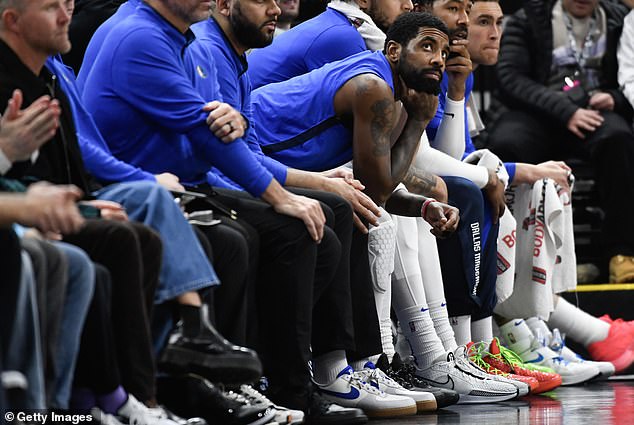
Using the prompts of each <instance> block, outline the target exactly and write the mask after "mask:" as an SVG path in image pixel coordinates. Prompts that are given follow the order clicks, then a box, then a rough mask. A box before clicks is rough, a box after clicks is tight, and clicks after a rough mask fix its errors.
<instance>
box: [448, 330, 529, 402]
mask: <svg viewBox="0 0 634 425" xmlns="http://www.w3.org/2000/svg"><path fill="white" fill-rule="evenodd" d="M470 344H471V347H468V346H467V347H466V353H467V356H466V359H467V360H468V361H467V362H464V360H463V359H461V358H457V359H456V362H458V363H460V362H464V367H466V368H471V369H472V372H473V373H474V374H477V375H478V376H480V377H481V378H483V379H491V380H492V381H497V382H504V383H505V384H511V385H513V386H514V387H515V388H517V396H518V397H523V396H525V395H528V393H530V392H531V388H530V386H529V385H528V384H527V383H525V382H521V381H516V380H515V379H510V378H506V377H504V376H500V375H495V374H492V373H487V372H486V371H485V370H484V369H482V368H481V367H480V366H478V365H477V364H476V363H475V362H474V361H473V360H472V355H474V354H475V355H476V356H477V355H478V346H481V345H482V344H485V345H486V347H487V348H488V347H489V344H486V343H482V342H480V343H478V344H473V343H470Z"/></svg>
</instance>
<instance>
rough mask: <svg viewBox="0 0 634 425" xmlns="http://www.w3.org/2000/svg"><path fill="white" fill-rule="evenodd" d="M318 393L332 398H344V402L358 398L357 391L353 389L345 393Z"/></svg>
mask: <svg viewBox="0 0 634 425" xmlns="http://www.w3.org/2000/svg"><path fill="white" fill-rule="evenodd" d="M320 391H321V392H322V393H324V394H330V395H332V396H335V397H339V398H344V399H346V400H355V399H357V398H359V390H357V389H356V388H355V387H350V391H348V392H347V393H339V392H337V391H328V390H324V389H321V390H320Z"/></svg>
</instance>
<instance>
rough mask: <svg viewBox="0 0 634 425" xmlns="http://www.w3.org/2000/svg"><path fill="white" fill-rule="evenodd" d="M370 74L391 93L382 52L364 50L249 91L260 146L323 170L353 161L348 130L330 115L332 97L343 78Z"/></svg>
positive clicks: (304, 166) (275, 155) (291, 161)
mask: <svg viewBox="0 0 634 425" xmlns="http://www.w3.org/2000/svg"><path fill="white" fill-rule="evenodd" d="M361 74H374V75H376V76H378V77H379V78H381V79H382V80H384V81H385V82H386V83H387V84H388V85H389V86H390V88H391V89H392V91H394V84H393V81H392V71H391V68H390V65H389V63H388V61H387V59H386V58H385V56H384V55H383V53H382V52H370V51H365V52H362V53H359V54H357V55H354V56H351V57H349V58H347V59H344V60H342V61H338V62H333V63H330V64H327V65H325V66H323V67H322V68H318V69H316V70H314V71H311V72H309V73H308V74H304V75H300V76H298V77H295V78H292V79H290V80H288V81H283V82H280V83H274V84H268V85H266V86H263V87H260V88H259V89H257V90H255V91H254V92H253V98H252V104H253V115H254V118H255V122H257V123H258V125H259V127H258V136H259V141H260V144H261V145H262V150H263V151H264V153H266V154H267V155H270V156H272V157H273V158H275V159H277V160H278V161H280V162H281V163H283V164H286V165H288V166H290V167H293V168H298V169H302V170H309V171H323V170H328V169H331V168H334V167H337V166H340V165H342V164H345V163H346V162H348V161H350V160H351V159H352V132H351V131H350V129H349V128H347V127H346V126H345V125H343V123H342V122H341V121H340V120H339V119H338V118H337V117H336V116H335V107H334V98H335V95H336V94H337V91H339V89H340V88H341V86H343V85H344V84H345V83H346V82H347V81H348V80H350V79H351V78H354V77H356V76H357V75H361Z"/></svg>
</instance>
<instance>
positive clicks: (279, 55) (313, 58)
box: [249, 8, 366, 88]
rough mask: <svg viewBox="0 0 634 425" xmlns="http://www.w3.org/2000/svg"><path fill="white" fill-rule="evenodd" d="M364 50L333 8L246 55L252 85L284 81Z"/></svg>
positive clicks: (348, 21) (352, 27)
mask: <svg viewBox="0 0 634 425" xmlns="http://www.w3.org/2000/svg"><path fill="white" fill-rule="evenodd" d="M364 50H366V46H365V42H364V41H363V38H362V37H361V35H360V34H359V32H358V31H357V29H356V28H355V27H354V26H353V25H352V23H351V22H350V20H349V19H348V18H347V17H346V16H345V15H344V14H342V13H340V12H337V11H336V10H333V9H330V8H328V9H326V11H325V12H323V13H321V14H320V15H317V16H316V17H314V18H313V19H310V20H308V21H306V22H303V23H301V24H299V25H297V26H296V27H293V28H291V29H290V30H289V31H286V32H285V33H283V34H280V35H279V36H277V37H275V38H274V39H273V44H271V45H270V46H268V47H265V48H263V49H255V50H253V52H251V54H250V55H249V75H250V77H251V82H252V83H253V88H258V87H261V86H263V85H266V84H270V83H277V82H280V81H286V80H288V79H291V78H293V77H296V76H298V75H302V74H305V73H307V72H310V71H312V70H313V69H317V68H321V67H322V66H324V65H325V64H327V63H330V62H334V61H338V60H341V59H345V58H347V57H349V56H352V55H354V54H357V53H360V52H363V51H364Z"/></svg>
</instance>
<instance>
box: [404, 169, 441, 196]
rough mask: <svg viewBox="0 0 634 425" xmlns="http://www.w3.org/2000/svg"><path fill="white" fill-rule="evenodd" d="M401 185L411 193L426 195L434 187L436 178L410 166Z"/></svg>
mask: <svg viewBox="0 0 634 425" xmlns="http://www.w3.org/2000/svg"><path fill="white" fill-rule="evenodd" d="M403 184H404V185H405V186H406V187H407V189H408V190H409V191H410V192H412V193H416V194H418V195H428V194H430V193H431V192H432V190H434V188H435V187H436V176H435V175H434V174H432V173H428V172H427V171H424V170H421V169H420V168H417V167H415V166H413V165H411V166H410V167H409V170H407V174H406V175H405V178H404V179H403Z"/></svg>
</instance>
